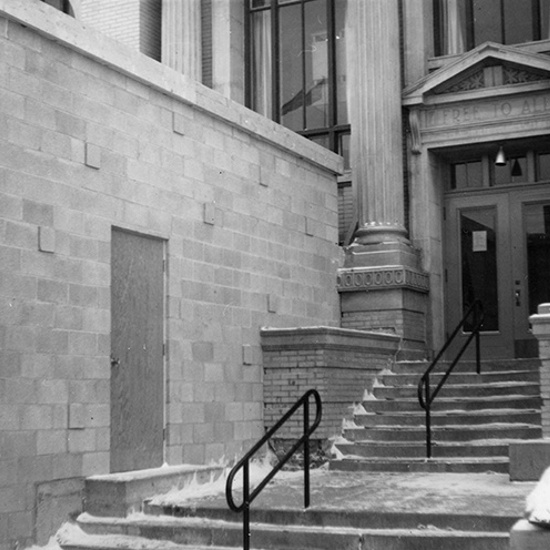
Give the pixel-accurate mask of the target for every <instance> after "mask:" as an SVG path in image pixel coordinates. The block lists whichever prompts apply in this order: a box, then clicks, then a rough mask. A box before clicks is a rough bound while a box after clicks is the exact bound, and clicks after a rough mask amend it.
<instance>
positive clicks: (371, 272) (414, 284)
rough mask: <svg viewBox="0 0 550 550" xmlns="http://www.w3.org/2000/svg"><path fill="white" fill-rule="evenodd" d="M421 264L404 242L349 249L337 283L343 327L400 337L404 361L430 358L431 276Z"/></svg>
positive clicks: (412, 250)
mask: <svg viewBox="0 0 550 550" xmlns="http://www.w3.org/2000/svg"><path fill="white" fill-rule="evenodd" d="M418 264H419V263H418V255H417V252H416V251H415V250H414V249H413V248H412V247H411V246H409V245H406V244H404V243H392V244H391V245H382V244H379V245H354V246H352V247H349V249H348V251H347V255H346V262H345V267H344V268H342V269H340V270H339V271H338V281H337V286H338V291H339V292H340V299H341V314H342V320H341V326H342V328H348V329H357V330H368V331H380V332H386V333H389V334H395V335H397V336H399V337H400V338H401V346H400V352H399V358H400V359H423V358H425V357H426V355H427V345H428V335H427V314H428V298H427V295H428V292H429V277H428V275H427V274H426V273H424V272H423V271H422V270H421V269H420V268H419V265H418Z"/></svg>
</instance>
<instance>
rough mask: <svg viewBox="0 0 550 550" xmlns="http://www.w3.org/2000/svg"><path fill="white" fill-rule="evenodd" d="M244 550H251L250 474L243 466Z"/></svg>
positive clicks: (245, 464)
mask: <svg viewBox="0 0 550 550" xmlns="http://www.w3.org/2000/svg"><path fill="white" fill-rule="evenodd" d="M243 550H250V472H249V469H248V460H246V461H245V463H244V464H243Z"/></svg>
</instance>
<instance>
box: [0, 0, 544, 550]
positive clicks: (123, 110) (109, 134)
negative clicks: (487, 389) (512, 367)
mask: <svg viewBox="0 0 550 550" xmlns="http://www.w3.org/2000/svg"><path fill="white" fill-rule="evenodd" d="M549 4H550V2H548V1H547V0H521V2H520V1H518V0H499V1H496V0H495V1H488V0H434V1H433V2H432V1H428V0H364V1H363V0H347V1H346V0H292V1H288V2H277V1H276V0H273V1H271V0H254V1H251V2H245V1H244V0H243V1H241V0H227V1H225V0H185V1H177V0H158V1H157V0H150V1H147V0H140V1H138V0H121V1H120V2H103V1H101V2H92V1H91V0H70V1H69V0H45V1H41V0H26V1H25V2H18V1H16V0H0V48H1V52H2V55H1V56H0V74H2V75H3V77H4V78H3V79H2V81H1V82H0V98H1V102H0V109H1V112H0V116H1V117H2V123H3V124H2V127H3V128H4V132H3V133H2V135H0V170H1V172H0V246H1V248H0V255H1V256H0V257H1V260H2V261H1V263H0V273H1V278H0V297H1V302H0V350H1V353H2V362H1V367H2V370H1V372H0V410H1V411H2V414H1V415H0V550H12V549H13V548H14V545H15V544H19V545H25V544H28V543H30V542H31V541H33V540H36V539H39V538H40V537H39V535H40V534H41V533H42V532H43V531H45V529H43V528H42V525H43V524H44V523H47V521H48V517H49V516H48V513H49V512H48V509H47V506H45V504H44V503H45V502H49V501H51V497H52V495H53V496H55V497H56V499H58V500H59V501H61V500H63V499H64V501H65V502H66V503H68V504H67V507H68V508H70V506H72V503H73V500H72V499H74V502H76V501H77V500H78V491H79V483H80V480H81V479H82V477H83V476H87V475H90V474H95V473H106V472H109V471H120V470H125V469H136V468H142V467H151V466H157V465H160V464H162V463H163V462H169V463H171V464H174V463H179V462H188V463H198V464H205V463H208V462H209V461H212V460H213V461H223V460H225V461H228V462H229V461H231V460H233V459H234V457H235V456H236V455H238V454H239V453H240V452H241V451H242V449H243V448H245V447H247V446H248V445H249V444H250V443H251V442H252V441H253V440H255V439H256V438H257V436H258V435H260V434H261V433H262V431H263V428H264V420H265V419H270V418H272V416H271V415H272V411H270V410H267V411H264V407H265V406H266V403H267V402H268V401H269V399H272V398H273V395H271V394H270V393H269V392H270V388H271V389H274V388H275V389H277V388H278V389H277V391H279V390H280V391H281V392H283V393H284V395H285V399H286V398H287V397H288V399H289V401H290V400H291V398H292V397H293V396H292V395H288V396H287V393H288V392H287V391H286V390H283V389H281V387H280V386H284V385H290V384H294V383H296V380H298V378H300V377H301V375H302V374H303V379H304V380H310V379H316V377H317V379H320V378H322V380H323V384H325V385H326V386H327V388H333V389H334V388H337V390H338V391H336V390H335V391H334V392H332V393H333V394H334V403H336V401H338V403H339V404H338V405H336V404H334V403H333V404H334V408H333V409H331V416H330V418H331V422H333V423H334V425H335V426H336V424H337V422H338V414H340V412H342V411H343V410H345V406H346V405H345V403H347V402H348V400H349V402H350V403H351V402H352V401H353V400H354V399H356V397H357V396H355V395H354V396H352V392H351V390H349V391H348V389H347V388H348V387H349V388H353V383H349V381H350V380H353V379H354V377H355V375H354V374H353V372H352V371H353V369H356V370H357V369H359V368H360V367H359V366H358V365H359V363H360V362H361V360H362V357H364V358H365V359H366V360H367V361H368V358H369V357H370V358H371V359H372V361H371V364H369V368H370V369H371V372H369V373H367V374H365V372H364V371H362V372H361V373H360V374H359V373H358V374H357V377H358V379H360V380H361V384H362V385H366V386H367V387H368V386H369V384H370V383H371V382H372V376H373V373H375V372H376V370H377V369H380V368H383V366H384V365H386V364H387V362H388V360H389V359H391V358H394V357H396V356H397V357H408V358H414V359H420V358H424V357H426V356H429V355H430V354H431V353H432V352H433V350H435V349H438V348H439V347H440V346H441V345H442V343H443V342H444V341H445V338H446V335H447V333H449V332H451V331H452V329H453V328H454V326H455V325H456V323H457V322H458V321H459V320H460V318H461V317H462V315H463V313H464V311H465V310H466V309H467V308H468V306H469V305H470V304H471V303H472V301H473V300H475V299H481V300H483V302H484V303H485V309H486V315H487V317H486V325H485V331H484V334H483V341H484V346H485V349H487V350H489V351H488V353H490V354H491V355H492V356H501V357H527V356H531V355H534V354H536V352H537V349H536V348H537V346H536V341H535V339H534V338H533V336H532V334H531V332H530V327H529V321H528V319H529V315H530V314H532V313H535V312H536V307H537V305H538V304H539V303H541V302H549V301H550V294H549V292H548V285H546V284H545V281H547V280H548V270H549V268H550V261H548V259H547V258H548V257H550V254H549V253H548V251H549V250H550V249H549V247H550V140H549V139H548V133H549V132H548V130H549V127H550V107H549V105H550V99H549V98H550V96H549V93H550V61H549V59H550V58H549V57H548V53H549V52H550V35H549V29H548V21H550V14H549V12H550V6H549ZM92 7H93V9H92ZM115 8H116V10H117V11H116V13H115V11H114V10H115ZM287 9H288V10H289V11H288V12H287V11H285V10H287ZM310 10H312V11H310ZM323 10H324V11H323ZM517 10H521V14H522V17H517ZM321 12H322V13H324V14H326V17H325V15H323V16H322V17H319V16H320V14H321ZM289 14H290V15H289ZM308 14H309V15H310V16H311V14H314V15H315V18H314V22H312V21H311V20H309V19H308ZM520 20H521V21H522V22H525V24H523V23H522V24H521V25H519V24H517V22H518V21H520ZM281 21H283V22H285V21H287V22H292V23H293V24H295V23H296V24H298V23H297V22H298V21H299V22H301V23H300V24H301V27H300V28H299V32H301V33H302V35H301V36H303V40H305V42H301V44H306V45H310V46H311V48H309V47H308V48H302V49H301V50H299V51H298V52H297V53H298V55H299V57H300V58H303V60H304V62H303V63H302V64H301V65H300V69H299V70H301V71H303V72H302V74H301V78H302V82H303V85H302V87H301V89H293V88H292V87H289V88H288V89H287V88H285V86H286V84H287V83H288V82H294V80H293V79H292V78H288V79H286V80H285V79H284V78H282V76H281V73H280V71H279V72H278V69H279V68H281V67H282V68H283V69H284V70H283V73H284V74H286V75H287V76H289V75H290V73H285V72H284V71H286V68H285V65H284V62H286V61H285V60H287V57H288V60H291V61H292V60H293V59H295V57H296V56H294V57H293V56H292V53H293V50H292V47H293V46H294V44H293V42H292V41H290V40H288V41H286V42H285V41H284V40H283V41H282V42H283V43H282V44H280V43H278V42H277V37H279V38H281V37H283V38H284V35H283V34H281V33H282V31H281V28H283V30H284V25H283V27H277V24H278V22H281ZM319 21H321V22H324V23H322V24H323V25H325V27H323V28H319V27H318V26H315V25H318V24H319ZM268 22H269V24H267V23H268ZM494 22H498V25H495V24H493V23H494ZM310 23H311V26H310ZM289 28H290V27H289ZM292 31H293V32H294V31H295V29H294V27H292ZM253 37H255V40H256V42H255V41H254V39H253ZM308 40H310V41H312V43H311V44H309V42H308ZM262 44H263V46H262ZM343 45H345V47H343ZM268 46H269V48H268V49H266V48H267V47H268ZM286 46H288V48H289V49H288V50H285V49H284V48H285V47H286ZM278 47H280V48H282V49H280V50H277V49H276V48H278ZM277 52H279V53H285V54H288V56H287V57H285V56H284V55H281V56H280V57H279V58H278V57H276V56H277ZM294 53H296V52H294ZM274 54H275V57H274V56H273V55H274ZM314 54H315V55H314ZM308 56H309V57H308ZM274 59H277V60H278V61H280V63H279V65H277V63H274V62H273V60H274ZM335 66H338V69H336V70H334V67H335ZM344 66H345V71H343V67H344ZM268 68H269V70H267V69H268ZM294 68H295V67H294V66H291V67H290V69H292V70H294ZM290 69H289V70H290ZM325 70H326V74H325V73H324V72H323V71H325ZM308 71H309V72H308ZM260 77H261V78H260ZM262 79H264V80H262ZM260 81H261V82H264V81H265V82H269V83H270V86H269V87H268V88H266V87H265V86H264V87H262V86H259V85H258V82H260ZM298 81H300V79H299V78H297V79H296V82H298ZM308 86H309V88H308ZM285 94H287V95H285ZM329 98H332V100H334V101H333V103H330V101H332V100H330V99H329ZM344 100H345V101H344ZM329 104H330V105H331V106H330V107H327V106H328V105H329ZM248 107H254V109H256V111H258V112H254V111H253V110H252V109H250V108H248ZM310 107H314V110H313V111H311V112H310V111H308V109H309V108H310ZM300 109H303V113H302V114H303V117H302V118H300V116H298V114H297V113H298V111H299V110H300ZM300 112H301V111H300ZM259 113H263V114H259ZM320 113H323V114H324V115H323V116H325V118H324V119H323V120H324V124H325V125H324V126H322V125H321V126H322V127H321V126H319V127H317V126H315V125H313V126H311V124H309V122H308V120H309V119H308V116H310V115H311V116H312V117H313V118H312V120H315V121H318V120H320V119H319V116H320ZM335 113H336V114H339V115H340V116H335ZM344 113H345V116H344ZM270 118H271V119H273V120H275V121H276V122H273V121H271V120H270ZM321 118H322V117H321ZM300 121H301V122H300ZM327 121H328V122H327ZM302 122H303V123H304V124H303V125H300V124H301V123H302ZM308 124H309V126H308ZM285 125H286V127H285ZM292 130H296V131H297V132H298V133H301V134H303V136H299V135H297V133H296V132H294V131H292ZM306 137H307V138H309V140H307V139H305V138H306ZM315 141H317V142H319V143H322V144H324V145H325V146H326V147H321V146H320V145H319V144H318V143H313V142H315ZM335 152H337V153H341V154H342V155H343V157H344V160H343V159H342V158H341V157H340V156H338V155H337V154H335ZM339 245H341V246H339ZM129 319H131V320H132V323H128V320H129ZM262 329H263V330H262ZM361 331H363V332H361ZM365 331H367V332H368V335H366V334H365ZM376 335H379V338H378V339H377V337H376ZM302 336H304V337H302ZM262 346H263V349H262ZM285 346H286V349H287V350H288V347H289V346H290V348H291V351H289V352H288V354H287V352H286V351H284V350H285ZM345 346H348V347H347V348H346V347H345ZM346 349H347V352H348V355H346V353H340V352H341V351H342V350H344V351H345V350H346ZM373 350H375V352H374V353H373ZM285 354H286V355H285ZM335 357H336V358H337V357H352V358H353V361H349V362H350V365H348V366H349V367H350V370H347V371H345V373H344V371H343V370H341V367H342V365H335V363H334V362H335V361H337V360H338V359H335ZM304 358H305V359H304ZM308 362H309V363H311V365H309V364H308V365H306V364H305V363H308ZM129 363H132V364H135V365H137V367H136V368H141V369H142V370H141V371H139V370H138V371H137V372H139V373H140V374H139V375H138V376H131V377H129V378H128V377H126V376H125V375H124V367H125V365H127V364H129ZM351 363H353V364H351ZM356 363H357V364H356ZM150 365H154V366H155V367H154V368H149V367H148V368H145V366H150ZM270 365H271V366H273V368H274V369H279V371H278V372H273V371H269V372H267V373H265V372H264V368H265V367H266V366H270ZM306 367H311V368H306ZM302 368H305V370H304V372H303V373H302V372H301V371H300V369H302ZM312 369H313V370H312ZM315 369H319V370H318V371H316V370H315ZM298 371H300V372H298ZM297 372H298V374H299V375H300V376H298V378H297ZM342 373H344V374H342ZM285 376H286V377H287V378H284V377H285ZM331 376H333V377H334V379H339V380H340V382H341V384H340V385H335V384H333V383H332V382H331V380H330V377H331ZM308 377H309V378H308ZM136 379H139V380H143V381H144V384H142V385H141V386H140V385H139V384H134V381H135V380H136ZM266 380H267V381H272V383H270V384H266V383H265V381H266ZM300 380H302V378H300ZM300 380H299V382H300ZM273 381H276V382H273ZM281 381H283V382H281ZM300 383H301V382H300ZM355 389H356V390H357V391H359V392H360V391H361V390H360V388H355ZM274 391H275V390H274ZM144 403H147V406H143V404H144ZM121 404H123V405H121ZM280 404H281V403H278V404H277V403H276V405H277V406H279V405H280ZM125 407H128V408H125ZM276 408H277V407H275V409H276ZM129 411H130V412H129ZM338 411H339V412H338ZM143 412H145V416H140V415H141V414H142V413H143ZM127 418H131V419H134V423H133V424H132V423H131V422H130V424H125V423H124V422H125V419H127ZM143 434H152V437H151V438H150V439H149V438H148V437H145V436H144V437H142V435H143ZM327 435H329V434H328V432H327ZM138 436H139V437H138ZM136 441H139V445H138V446H137V447H135V446H134V447H133V445H135V443H136ZM129 457H130V458H129ZM136 457H137V458H136Z"/></svg>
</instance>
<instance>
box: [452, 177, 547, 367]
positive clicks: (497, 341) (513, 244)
mask: <svg viewBox="0 0 550 550" xmlns="http://www.w3.org/2000/svg"><path fill="white" fill-rule="evenodd" d="M541 202H550V189H549V188H548V185H528V186H522V187H520V186H510V187H507V186H499V187H498V188H491V189H484V190H483V191H473V192H460V193H448V194H446V196H445V201H444V203H445V216H444V217H445V245H444V264H445V302H444V303H445V327H446V332H447V334H449V333H451V332H452V331H453V330H454V328H455V327H456V326H457V324H458V323H459V322H460V319H461V315H462V305H461V304H462V269H461V268H460V258H461V254H460V234H459V232H460V212H466V211H472V210H479V209H486V208H494V209H495V211H496V224H497V227H496V236H497V243H496V252H497V277H498V279H497V281H498V283H497V284H498V289H497V292H498V294H497V296H498V306H499V314H498V318H499V329H498V331H491V332H489V331H488V332H482V334H481V337H482V346H483V350H484V353H485V354H486V356H489V357H495V358H496V357H505V358H514V357H529V356H533V354H536V353H537V347H536V341H535V339H534V337H533V336H532V334H531V331H530V325H529V295H528V293H529V289H528V284H527V282H526V281H527V246H526V238H525V222H524V206H525V205H528V204H536V203H541ZM516 291H519V292H520V300H519V303H518V302H517V301H516ZM482 353H483V352H482Z"/></svg>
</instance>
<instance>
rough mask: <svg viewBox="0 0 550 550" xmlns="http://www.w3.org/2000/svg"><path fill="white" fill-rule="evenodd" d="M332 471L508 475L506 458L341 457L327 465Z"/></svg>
mask: <svg viewBox="0 0 550 550" xmlns="http://www.w3.org/2000/svg"><path fill="white" fill-rule="evenodd" d="M424 456H425V453H424ZM330 469H331V470H333V471H347V472H361V471H362V472H409V473H411V472H424V473H426V472H430V473H451V472H452V473H461V474H462V473H486V472H488V471H491V472H499V473H508V469H509V461H508V458H507V457H490V458H483V457H477V458H446V459H443V458H431V459H427V458H391V457H387V458H368V457H344V458H343V459H341V460H333V461H331V463H330Z"/></svg>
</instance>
